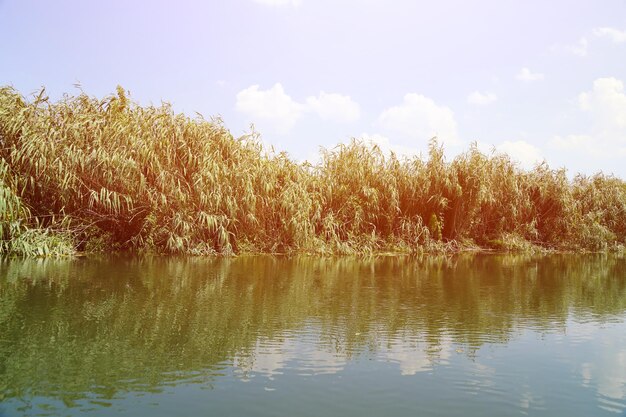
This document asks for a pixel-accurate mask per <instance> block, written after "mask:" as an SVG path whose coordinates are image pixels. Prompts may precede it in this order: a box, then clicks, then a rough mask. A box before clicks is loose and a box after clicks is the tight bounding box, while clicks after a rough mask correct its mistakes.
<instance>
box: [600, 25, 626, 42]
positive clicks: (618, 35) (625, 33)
mask: <svg viewBox="0 0 626 417" xmlns="http://www.w3.org/2000/svg"><path fill="white" fill-rule="evenodd" d="M593 34H594V35H595V36H597V37H598V38H602V37H607V38H609V39H611V40H612V41H613V42H614V43H626V30H619V29H615V28H609V27H602V28H595V29H594V30H593Z"/></svg>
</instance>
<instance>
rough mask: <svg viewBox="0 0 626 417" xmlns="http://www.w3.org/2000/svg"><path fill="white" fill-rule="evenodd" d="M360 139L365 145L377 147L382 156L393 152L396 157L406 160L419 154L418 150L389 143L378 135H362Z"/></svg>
mask: <svg viewBox="0 0 626 417" xmlns="http://www.w3.org/2000/svg"><path fill="white" fill-rule="evenodd" d="M360 139H361V140H363V142H365V143H367V144H370V145H376V146H378V147H379V148H380V150H381V151H382V152H383V153H384V154H390V153H391V152H393V153H395V154H396V155H397V156H398V157H407V158H411V157H413V156H416V155H418V154H419V150H418V149H416V148H412V147H409V146H404V145H399V144H396V143H391V140H389V138H388V137H386V136H383V135H381V134H378V133H373V134H369V133H362V134H361V136H360Z"/></svg>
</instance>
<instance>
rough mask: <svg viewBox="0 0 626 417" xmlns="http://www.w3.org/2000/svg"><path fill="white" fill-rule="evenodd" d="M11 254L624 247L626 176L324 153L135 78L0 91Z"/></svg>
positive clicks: (468, 156) (470, 158) (1, 177)
mask: <svg viewBox="0 0 626 417" xmlns="http://www.w3.org/2000/svg"><path fill="white" fill-rule="evenodd" d="M0 142H1V147H0V239H1V244H0V253H3V254H14V255H20V256H55V255H58V256H62V255H71V254H74V253H77V252H80V253H83V252H87V253H89V252H111V251H133V252H156V253H169V254H189V255H218V254H222V255H230V254H239V253H276V252H279V253H315V254H368V253H381V252H394V253H421V252H438V253H440V252H444V253H445V252H457V251H463V250H504V251H536V250H539V251H542V250H548V251H609V250H623V247H624V246H625V245H626V183H625V182H624V181H623V180H621V179H619V178H615V177H612V176H608V175H604V174H602V173H599V174H597V175H595V176H592V177H586V176H581V175H579V176H576V177H574V179H573V180H570V179H568V177H567V175H566V172H565V170H564V169H557V170H555V169H551V168H550V167H548V166H547V165H546V164H542V165H539V166H537V167H535V168H534V169H533V170H530V171H525V170H523V169H521V168H520V167H519V166H518V165H517V164H516V163H514V162H513V161H512V160H511V159H510V158H509V157H508V156H506V155H503V154H493V155H486V154H483V153H481V152H480V151H479V150H478V149H477V148H476V147H475V146H472V147H470V149H469V150H468V151H466V152H465V153H463V154H461V155H459V156H457V157H455V158H454V159H453V160H450V161H448V160H446V159H445V158H444V152H443V149H442V147H441V146H440V145H439V144H438V143H437V142H436V141H434V140H433V141H432V142H431V144H430V150H429V153H428V156H427V158H425V159H420V158H418V157H417V156H416V157H413V158H398V157H396V156H395V155H386V154H384V153H383V152H382V151H381V150H380V149H378V148H377V147H375V146H371V145H368V144H365V143H362V142H360V141H358V140H354V141H352V142H351V143H349V144H344V145H340V146H338V147H336V148H334V149H332V150H324V151H322V155H321V162H320V163H319V164H317V165H311V164H308V163H304V164H300V163H297V162H295V161H293V160H291V159H290V158H289V157H288V156H287V155H286V154H285V153H273V152H270V151H269V150H267V149H264V148H263V146H262V145H261V144H260V141H259V140H258V137H257V135H256V134H251V135H248V136H244V137H241V138H235V137H233V136H232V135H231V133H230V132H229V131H228V130H227V129H226V127H224V126H223V124H222V123H221V122H220V121H219V120H209V121H207V120H204V119H202V118H196V119H191V118H188V117H186V116H184V115H181V114H175V113H174V112H173V110H172V109H171V107H170V106H169V105H168V104H164V105H162V106H160V107H153V106H147V107H142V106H139V105H137V104H136V103H133V102H132V101H131V100H130V99H129V97H128V96H127V94H126V93H125V92H124V90H123V89H121V88H118V91H117V94H115V95H112V96H109V97H106V98H103V99H98V98H94V97H90V96H87V95H85V94H81V95H79V96H76V97H71V96H66V97H64V98H63V99H62V100H60V101H58V102H52V101H50V100H49V99H48V98H47V97H46V96H45V92H44V91H41V92H40V94H38V95H37V96H35V97H33V98H31V99H26V98H25V97H23V96H22V95H20V94H19V93H18V92H17V91H15V90H14V89H13V88H10V87H3V88H0Z"/></svg>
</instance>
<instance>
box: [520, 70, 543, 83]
mask: <svg viewBox="0 0 626 417" xmlns="http://www.w3.org/2000/svg"><path fill="white" fill-rule="evenodd" d="M515 78H517V79H518V80H520V81H524V82H527V83H530V82H533V81H541V80H543V79H544V78H545V77H544V75H543V74H541V73H539V72H532V71H531V70H530V69H528V68H527V67H524V68H522V69H521V70H520V72H518V73H517V75H515Z"/></svg>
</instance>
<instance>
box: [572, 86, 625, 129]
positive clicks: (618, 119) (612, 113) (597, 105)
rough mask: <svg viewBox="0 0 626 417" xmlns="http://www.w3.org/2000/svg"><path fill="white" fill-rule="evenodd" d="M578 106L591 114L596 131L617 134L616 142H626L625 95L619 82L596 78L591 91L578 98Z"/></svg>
mask: <svg viewBox="0 0 626 417" xmlns="http://www.w3.org/2000/svg"><path fill="white" fill-rule="evenodd" d="M578 104H579V105H580V108H581V110H583V111H585V112H588V113H590V114H591V116H592V118H593V121H594V124H595V128H596V129H598V130H601V131H603V132H607V133H611V134H613V133H618V134H617V135H615V136H616V137H615V139H616V140H622V141H624V140H626V94H624V83H623V82H622V81H621V80H618V79H617V78H598V79H597V80H595V81H594V82H593V90H592V91H590V92H585V93H581V94H580V95H579V96H578ZM616 131H617V132H616Z"/></svg>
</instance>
